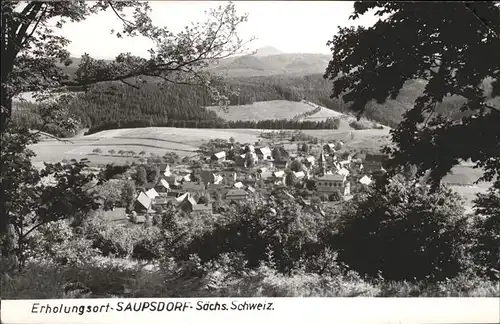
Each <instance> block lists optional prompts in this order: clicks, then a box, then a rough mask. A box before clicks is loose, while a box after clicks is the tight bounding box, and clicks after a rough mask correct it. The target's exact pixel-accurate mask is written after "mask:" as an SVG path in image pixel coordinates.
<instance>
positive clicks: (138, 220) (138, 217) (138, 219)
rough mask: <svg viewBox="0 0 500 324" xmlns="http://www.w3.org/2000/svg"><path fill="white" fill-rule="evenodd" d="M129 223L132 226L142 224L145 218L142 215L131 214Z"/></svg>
mask: <svg viewBox="0 0 500 324" xmlns="http://www.w3.org/2000/svg"><path fill="white" fill-rule="evenodd" d="M129 219H130V221H131V222H132V223H134V224H143V223H145V222H146V216H144V215H137V213H136V212H132V215H131V216H130V218H129Z"/></svg>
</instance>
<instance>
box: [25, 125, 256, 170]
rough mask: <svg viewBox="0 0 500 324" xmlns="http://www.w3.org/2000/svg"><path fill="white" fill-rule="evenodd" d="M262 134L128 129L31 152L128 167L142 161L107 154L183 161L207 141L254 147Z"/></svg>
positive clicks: (41, 158) (40, 156)
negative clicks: (174, 155) (169, 156)
mask: <svg viewBox="0 0 500 324" xmlns="http://www.w3.org/2000/svg"><path fill="white" fill-rule="evenodd" d="M259 134H260V131H259V130H256V129H190V128H171V127H148V128H125V129H115V130H108V131H102V132H99V133H96V134H92V135H88V136H82V135H79V136H76V137H73V138H70V139H68V140H67V141H57V140H53V139H50V140H43V141H41V142H40V143H38V144H35V145H33V146H32V147H31V149H32V150H33V151H34V152H35V153H36V154H37V156H36V157H35V158H34V159H33V160H34V161H35V162H41V161H46V162H60V161H61V160H62V159H81V158H88V159H89V160H90V161H91V163H92V164H107V163H117V164H120V163H126V162H127V161H128V162H131V161H136V160H137V159H138V158H135V157H130V156H129V157H127V156H118V155H115V156H111V155H109V153H107V152H108V151H109V150H111V149H113V150H115V151H119V150H124V151H130V150H132V151H134V152H136V153H139V152H140V151H145V152H146V153H147V155H149V154H151V153H154V154H158V155H164V154H165V153H167V152H175V153H177V154H178V155H179V156H180V157H184V156H189V155H193V154H194V153H195V151H196V150H197V149H198V147H199V146H200V145H201V143H202V142H203V141H208V140H210V139H215V138H225V139H229V138H230V137H234V138H235V139H236V141H238V142H241V143H245V142H249V143H254V142H256V141H257V140H258V136H259ZM97 148H99V149H101V150H102V152H103V153H102V154H100V155H96V154H92V151H93V150H94V149H97Z"/></svg>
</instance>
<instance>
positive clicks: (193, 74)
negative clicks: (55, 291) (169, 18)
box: [0, 1, 247, 256]
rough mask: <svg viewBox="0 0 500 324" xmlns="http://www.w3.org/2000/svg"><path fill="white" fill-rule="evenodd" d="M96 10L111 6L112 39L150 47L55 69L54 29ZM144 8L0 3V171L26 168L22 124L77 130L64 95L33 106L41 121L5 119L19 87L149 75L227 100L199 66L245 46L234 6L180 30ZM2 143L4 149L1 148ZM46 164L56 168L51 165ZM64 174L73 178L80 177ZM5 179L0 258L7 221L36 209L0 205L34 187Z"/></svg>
mask: <svg viewBox="0 0 500 324" xmlns="http://www.w3.org/2000/svg"><path fill="white" fill-rule="evenodd" d="M104 10H111V11H112V12H114V13H115V14H116V16H117V19H119V20H120V21H121V22H123V28H122V29H121V30H120V31H111V32H112V33H115V35H116V36H117V37H123V36H127V37H136V36H142V37H146V38H148V39H149V40H151V41H152V42H153V44H154V46H153V48H151V49H150V50H149V54H150V57H149V58H142V57H136V56H133V55H131V54H130V53H121V54H120V53H117V57H116V59H115V60H113V61H104V60H95V59H93V58H91V57H90V56H89V55H83V56H82V57H81V59H80V60H79V64H78V67H77V68H76V71H73V73H72V74H71V75H70V74H69V73H67V72H65V71H64V70H63V69H62V66H63V65H64V66H69V65H71V64H72V61H71V60H70V56H69V55H70V53H69V52H68V50H67V49H66V47H67V45H68V44H69V40H68V39H66V38H65V37H62V36H59V35H57V33H56V30H57V29H61V28H63V26H64V25H65V23H67V22H81V21H83V20H85V19H86V18H88V17H89V16H91V15H93V14H96V13H98V12H101V11H104ZM127 11H128V12H129V15H127V14H126V12H127ZM150 12H151V8H150V6H149V4H148V3H147V2H141V1H93V2H89V1H2V2H1V27H2V28H1V39H2V41H1V45H0V56H1V58H2V59H1V69H0V71H1V91H0V104H1V105H0V106H1V107H0V135H1V136H2V162H1V164H2V165H1V166H2V173H3V172H4V171H5V170H9V172H11V173H12V174H13V175H14V174H30V173H33V172H34V171H33V168H32V167H31V164H30V161H29V159H30V158H31V157H32V156H33V153H32V152H29V150H27V145H29V144H33V143H36V142H37V141H38V140H39V137H31V138H30V137H29V136H28V135H29V133H30V132H29V131H28V129H27V128H28V127H32V126H35V127H33V128H35V129H37V130H39V131H45V132H47V131H50V132H55V133H58V132H60V131H62V130H67V131H68V132H69V133H71V132H72V131H74V130H75V129H76V128H77V127H75V126H76V124H77V123H76V121H75V120H72V119H71V118H65V113H66V112H67V111H66V106H67V101H64V100H57V99H56V100H55V103H54V105H47V106H46V107H41V111H37V114H38V115H39V116H40V117H42V118H40V119H42V120H43V122H42V123H39V122H36V121H34V120H33V118H32V119H31V121H26V123H28V124H29V125H24V124H22V123H21V125H20V124H19V123H11V121H12V117H13V116H12V115H13V98H14V97H16V96H17V95H19V94H22V93H24V92H27V91H34V92H36V94H37V99H39V100H41V99H43V98H44V97H45V98H46V97H47V95H48V94H50V93H54V92H66V91H67V90H69V89H70V88H72V89H77V90H87V89H88V87H89V86H90V85H93V84H96V83H100V82H107V81H118V82H122V83H125V84H128V85H129V86H131V87H137V84H140V83H143V82H147V81H150V80H154V81H156V84H158V85H160V86H161V85H164V84H170V83H176V84H190V85H198V86H203V87H205V88H206V89H207V90H208V91H209V92H210V95H211V97H212V99H213V102H215V103H217V104H219V105H221V106H225V105H227V96H226V95H225V94H224V93H222V92H221V91H220V89H221V88H223V90H225V87H223V83H222V82H221V78H220V77H217V76H214V75H211V74H210V73H208V72H207V67H208V66H209V65H210V64H212V63H213V61H214V60H215V61H216V60H218V59H221V58H224V57H228V56H231V55H234V54H238V53H241V52H245V51H246V50H245V49H244V41H242V40H241V39H240V38H239V37H238V35H237V31H238V27H239V26H240V25H241V24H242V23H244V22H245V21H246V20H247V16H246V15H243V16H239V15H237V14H236V10H235V7H234V5H233V4H232V3H229V4H227V5H226V6H224V7H223V6H220V7H219V8H218V9H214V10H210V11H209V12H208V13H207V15H208V17H207V20H206V21H205V22H202V23H194V24H191V25H190V26H188V27H186V28H185V29H184V30H183V31H182V32H180V33H178V34H173V33H172V32H171V31H169V30H168V29H167V28H165V27H158V26H155V25H154V24H153V22H152V20H151V18H150V17H149V14H150ZM130 13H131V15H130ZM129 16H131V17H129ZM133 83H135V84H133ZM62 97H63V98H66V97H67V96H65V95H63V96H62ZM45 116H47V118H46V119H44V117H45ZM66 117H68V116H66ZM30 123H31V124H30ZM47 124H48V125H47ZM18 126H21V127H18ZM16 132H17V133H18V134H16ZM58 135H59V133H58ZM61 135H64V134H61ZM49 136H50V134H49ZM7 141H11V143H7ZM4 147H7V148H8V150H4ZM63 168H66V167H65V166H64V167H63ZM54 170H55V171H58V170H57V168H56V169H54ZM68 172H69V171H68ZM71 172H73V171H71ZM71 172H70V174H71V175H72V176H74V177H75V178H76V179H77V180H78V179H79V181H83V179H85V177H83V176H82V177H80V178H79V175H76V174H74V173H71ZM11 180H12V181H10V180H9V179H8V178H7V177H5V178H4V176H3V174H2V178H1V186H0V187H1V188H0V189H1V192H0V196H1V197H2V201H1V202H2V210H1V214H0V237H1V238H2V254H3V255H4V256H9V255H11V254H12V245H13V240H14V235H15V233H13V231H12V230H11V228H12V225H13V224H12V222H22V220H23V217H24V215H28V214H32V213H34V212H36V209H35V207H33V206H31V207H30V208H32V209H31V210H28V208H25V207H23V208H24V209H22V210H21V211H19V210H13V209H12V208H9V207H7V208H6V205H8V206H10V205H16V206H18V204H16V199H18V197H17V196H15V195H14V196H11V195H12V194H14V193H16V192H20V191H22V190H23V189H24V188H25V187H29V186H32V185H34V184H33V181H36V176H35V177H32V178H30V177H19V178H18V179H17V180H16V179H11ZM14 180H15V181H14ZM72 181H73V180H72ZM76 183H78V182H76ZM9 190H10V193H9ZM48 190H52V189H48ZM26 192H28V191H26ZM80 198H82V200H81V201H74V203H75V206H76V208H78V206H79V204H80V203H81V202H83V201H84V198H85V197H80ZM25 206H26V205H25ZM89 206H90V205H89ZM16 208H17V207H16ZM62 210H64V209H62ZM66 216H68V217H69V216H71V215H69V214H68V215H66Z"/></svg>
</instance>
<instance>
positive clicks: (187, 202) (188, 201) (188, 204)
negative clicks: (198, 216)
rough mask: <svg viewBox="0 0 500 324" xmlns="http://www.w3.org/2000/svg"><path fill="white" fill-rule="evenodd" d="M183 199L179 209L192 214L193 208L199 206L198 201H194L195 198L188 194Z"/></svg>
mask: <svg viewBox="0 0 500 324" xmlns="http://www.w3.org/2000/svg"><path fill="white" fill-rule="evenodd" d="M181 197H182V198H183V199H182V200H181V201H180V202H179V208H180V209H181V210H182V211H184V212H186V213H190V212H192V211H193V206H195V205H197V203H196V200H194V198H193V197H192V196H191V194H189V193H186V194H184V195H182V196H181ZM181 197H179V198H178V199H177V201H179V200H180V198H181Z"/></svg>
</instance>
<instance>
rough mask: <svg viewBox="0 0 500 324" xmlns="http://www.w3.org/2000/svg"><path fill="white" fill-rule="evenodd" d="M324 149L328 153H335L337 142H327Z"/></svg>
mask: <svg viewBox="0 0 500 324" xmlns="http://www.w3.org/2000/svg"><path fill="white" fill-rule="evenodd" d="M323 149H324V150H325V151H326V152H327V153H330V154H333V153H335V151H336V150H335V144H332V143H327V144H325V145H324V146H323Z"/></svg>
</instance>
